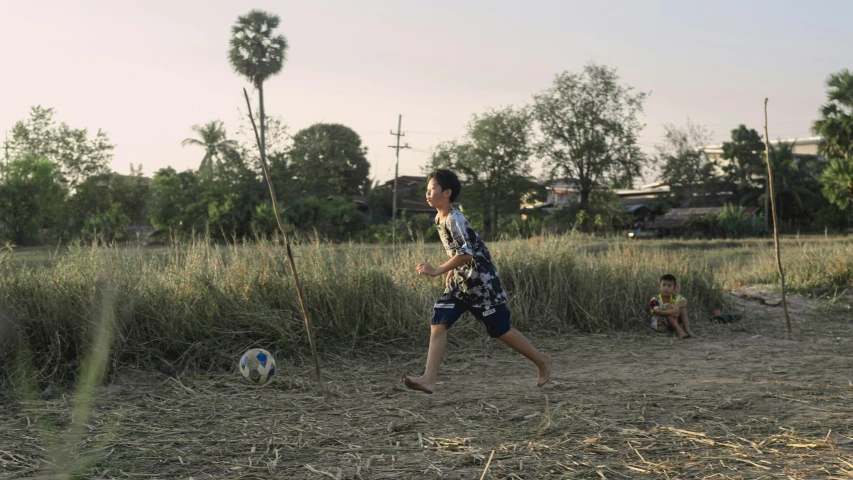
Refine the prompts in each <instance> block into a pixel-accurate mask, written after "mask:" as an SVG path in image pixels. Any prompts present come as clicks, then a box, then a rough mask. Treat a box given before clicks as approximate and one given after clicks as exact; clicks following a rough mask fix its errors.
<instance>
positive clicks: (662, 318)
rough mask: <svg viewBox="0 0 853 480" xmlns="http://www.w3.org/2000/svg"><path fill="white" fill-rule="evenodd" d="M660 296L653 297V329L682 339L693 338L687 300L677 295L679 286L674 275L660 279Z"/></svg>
mask: <svg viewBox="0 0 853 480" xmlns="http://www.w3.org/2000/svg"><path fill="white" fill-rule="evenodd" d="M659 287H660V295H657V296H655V297H652V302H651V303H652V315H653V317H652V328H653V329H655V330H657V331H659V332H660V331H663V329H664V328H666V329H668V330H669V331H671V332H675V333H677V334H678V336H679V337H681V338H688V337H693V336H695V335H693V332H691V331H690V322H689V321H688V320H687V299H686V298H684V297H682V296H680V295H676V294H675V292H676V290H678V284H677V283H676V281H675V277H674V276H672V275H669V274H667V275H664V276H662V277H660V285H659Z"/></svg>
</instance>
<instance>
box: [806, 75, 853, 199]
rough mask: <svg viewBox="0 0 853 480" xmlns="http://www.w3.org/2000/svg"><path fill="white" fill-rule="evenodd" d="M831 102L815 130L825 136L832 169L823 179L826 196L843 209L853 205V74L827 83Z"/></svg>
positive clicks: (832, 77)
mask: <svg viewBox="0 0 853 480" xmlns="http://www.w3.org/2000/svg"><path fill="white" fill-rule="evenodd" d="M826 86H827V90H826V95H827V100H828V102H827V103H826V104H824V105H823V106H822V107H821V110H820V113H821V118H820V119H819V120H816V121H815V122H814V126H813V127H812V130H813V131H814V132H815V133H816V134H818V135H822V136H823V139H824V141H823V144H821V153H823V155H824V156H826V157H827V158H828V159H829V165H828V166H827V167H826V170H824V172H823V175H822V176H821V182H822V183H823V194H824V196H825V197H826V198H827V199H828V200H829V201H830V202H832V203H833V204H835V205H837V206H838V207H839V208H846V207H847V206H848V205H853V72H851V71H850V70H847V69H844V70H841V71H839V72H837V73H833V74H831V75H830V76H829V78H827V80H826Z"/></svg>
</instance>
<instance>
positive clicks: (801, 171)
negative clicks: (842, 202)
mask: <svg viewBox="0 0 853 480" xmlns="http://www.w3.org/2000/svg"><path fill="white" fill-rule="evenodd" d="M794 145H795V144H794V143H793V142H792V143H788V142H780V143H779V145H777V146H773V145H771V146H770V168H771V169H772V170H773V193H774V195H775V198H774V200H775V201H776V213H777V215H778V216H779V218H780V219H782V220H785V221H787V222H788V223H789V224H793V223H794V222H797V223H801V222H804V223H808V219H809V217H811V216H812V215H813V213H814V212H813V211H812V210H813V209H812V208H809V207H810V206H811V205H814V204H815V200H817V199H819V196H820V193H819V192H820V183H819V181H818V178H819V175H820V169H821V166H820V165H819V162H818V159H817V158H816V157H814V156H805V157H800V158H797V157H796V156H795V155H794ZM765 155H766V154H763V155H761V156H762V162H764V161H765V160H763V157H764V156H765ZM759 192H760V193H759V194H758V195H757V200H758V201H757V202H754V203H759V204H761V203H764V197H765V195H766V190H764V191H759ZM746 203H753V202H749V201H748V202H746Z"/></svg>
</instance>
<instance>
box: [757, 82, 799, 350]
mask: <svg viewBox="0 0 853 480" xmlns="http://www.w3.org/2000/svg"><path fill="white" fill-rule="evenodd" d="M767 100H768V99H767V98H765V99H764V150H765V160H767V183H768V184H769V187H770V207H771V214H772V215H773V243H774V244H776V266H777V267H778V268H779V279H780V282H781V283H782V310H784V311H785V328H786V330H787V332H788V339H791V338H793V333H792V332H791V317H790V316H789V315H788V302H787V301H786V300H785V270H783V269H782V252H781V251H780V250H779V226H778V225H777V224H776V197H775V194H774V193H773V169H772V168H770V137H769V134H768V133H767Z"/></svg>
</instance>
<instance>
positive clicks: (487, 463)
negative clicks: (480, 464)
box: [480, 450, 495, 480]
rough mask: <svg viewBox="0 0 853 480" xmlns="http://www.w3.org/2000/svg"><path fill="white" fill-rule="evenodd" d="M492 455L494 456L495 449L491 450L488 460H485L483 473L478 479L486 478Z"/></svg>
mask: <svg viewBox="0 0 853 480" xmlns="http://www.w3.org/2000/svg"><path fill="white" fill-rule="evenodd" d="M494 456H495V451H494V450H492V454H491V455H489V461H488V462H486V468H484V469H483V474H482V475H480V480H483V479H484V478H486V472H488V471H489V465H491V464H492V457H494Z"/></svg>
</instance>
